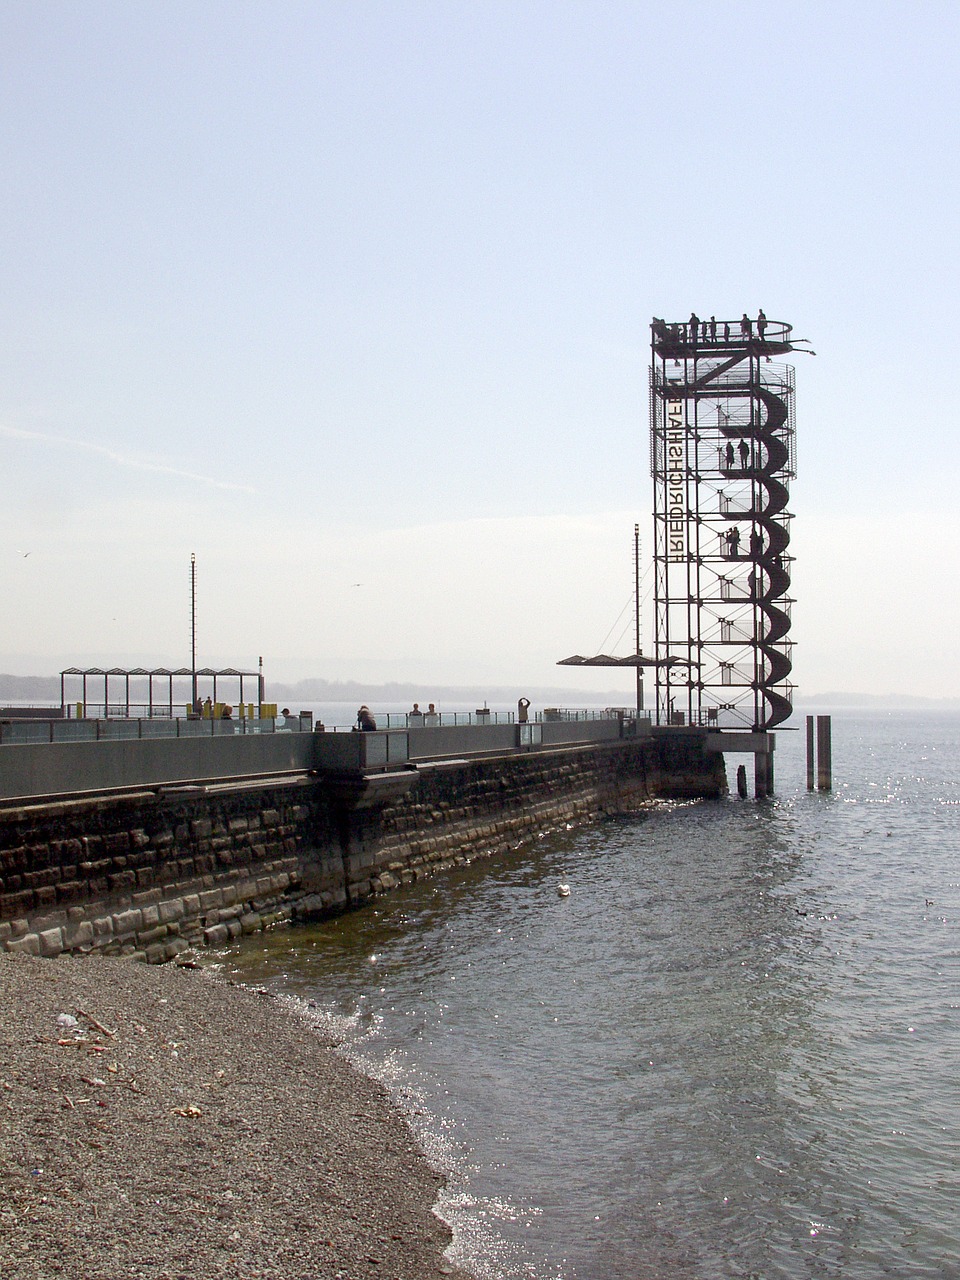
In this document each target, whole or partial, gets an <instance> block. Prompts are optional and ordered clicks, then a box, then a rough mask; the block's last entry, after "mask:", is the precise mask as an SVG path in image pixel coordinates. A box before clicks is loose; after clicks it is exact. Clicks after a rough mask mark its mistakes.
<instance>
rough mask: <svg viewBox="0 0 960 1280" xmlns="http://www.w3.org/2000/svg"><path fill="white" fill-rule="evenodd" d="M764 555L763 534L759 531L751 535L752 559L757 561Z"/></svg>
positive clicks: (755, 530)
mask: <svg viewBox="0 0 960 1280" xmlns="http://www.w3.org/2000/svg"><path fill="white" fill-rule="evenodd" d="M762 555H763V534H761V533H760V531H759V530H758V529H754V531H753V532H752V533H751V534H750V559H751V560H757V559H759V558H760V556H762Z"/></svg>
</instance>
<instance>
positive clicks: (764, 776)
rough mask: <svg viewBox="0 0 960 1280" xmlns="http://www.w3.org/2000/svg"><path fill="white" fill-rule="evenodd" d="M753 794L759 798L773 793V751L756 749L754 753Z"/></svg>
mask: <svg viewBox="0 0 960 1280" xmlns="http://www.w3.org/2000/svg"><path fill="white" fill-rule="evenodd" d="M753 794H754V795H755V796H756V797H757V799H758V800H760V799H762V798H763V797H764V796H772V795H773V752H772V751H755V752H754V755H753Z"/></svg>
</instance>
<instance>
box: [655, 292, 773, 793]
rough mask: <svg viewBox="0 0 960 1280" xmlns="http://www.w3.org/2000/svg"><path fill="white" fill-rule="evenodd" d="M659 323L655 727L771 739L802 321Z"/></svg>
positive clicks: (747, 319) (745, 319) (746, 319)
mask: <svg viewBox="0 0 960 1280" xmlns="http://www.w3.org/2000/svg"><path fill="white" fill-rule="evenodd" d="M650 328H651V370H650V469H651V472H652V475H653V481H654V516H653V519H654V573H655V583H654V599H655V610H656V620H655V645H656V658H657V665H656V681H657V723H658V724H660V725H681V724H686V725H694V726H699V727H702V728H716V729H730V730H740V731H741V732H743V731H747V732H752V733H765V732H766V731H767V730H770V729H772V728H774V726H776V725H778V724H780V723H782V722H783V721H784V720H786V719H787V717H788V716H789V715H790V713H791V711H792V701H791V699H792V693H793V685H792V684H791V683H790V680H789V675H790V671H791V669H792V665H793V663H792V657H791V654H792V646H793V642H792V641H791V640H790V639H789V632H790V608H791V605H792V603H793V602H792V600H791V597H790V594H789V592H790V565H791V562H792V559H793V557H792V556H790V555H789V554H788V550H787V549H788V547H789V545H790V522H791V520H792V516H791V514H790V512H789V511H788V510H787V504H788V502H789V496H790V495H789V489H788V482H789V481H790V480H791V479H793V477H794V476H795V475H796V451H795V423H794V371H793V368H792V367H791V366H790V365H788V364H785V363H783V357H784V356H786V355H788V354H789V353H790V352H791V351H793V350H794V349H796V348H795V342H794V340H793V338H792V329H791V326H790V325H788V324H784V323H782V322H781V321H768V320H767V319H766V318H765V316H764V315H763V312H761V313H760V315H759V317H758V318H757V319H753V318H750V317H748V316H746V315H744V316H743V317H742V319H740V320H737V321H718V320H716V319H714V318H712V317H711V319H710V320H707V321H701V320H700V319H699V318H698V317H697V316H691V317H690V319H689V320H688V321H685V322H683V323H678V324H669V323H666V322H665V321H663V320H658V319H654V321H653V323H652V324H651V326H650ZM771 767H772V766H771Z"/></svg>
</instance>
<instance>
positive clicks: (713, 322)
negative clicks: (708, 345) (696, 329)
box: [710, 316, 717, 342]
mask: <svg viewBox="0 0 960 1280" xmlns="http://www.w3.org/2000/svg"><path fill="white" fill-rule="evenodd" d="M716 340H717V317H716V316H711V317H710V341H711V342H716Z"/></svg>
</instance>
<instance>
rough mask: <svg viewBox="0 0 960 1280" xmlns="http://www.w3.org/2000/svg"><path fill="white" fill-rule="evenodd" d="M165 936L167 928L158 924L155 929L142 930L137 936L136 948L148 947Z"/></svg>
mask: <svg viewBox="0 0 960 1280" xmlns="http://www.w3.org/2000/svg"><path fill="white" fill-rule="evenodd" d="M166 936H167V926H166V925H165V924H158V925H157V927H156V928H155V929H144V930H143V931H142V932H140V933H138V934H137V946H139V947H149V946H152V944H153V943H155V942H159V941H160V940H161V939H163V938H165V937H166Z"/></svg>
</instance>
